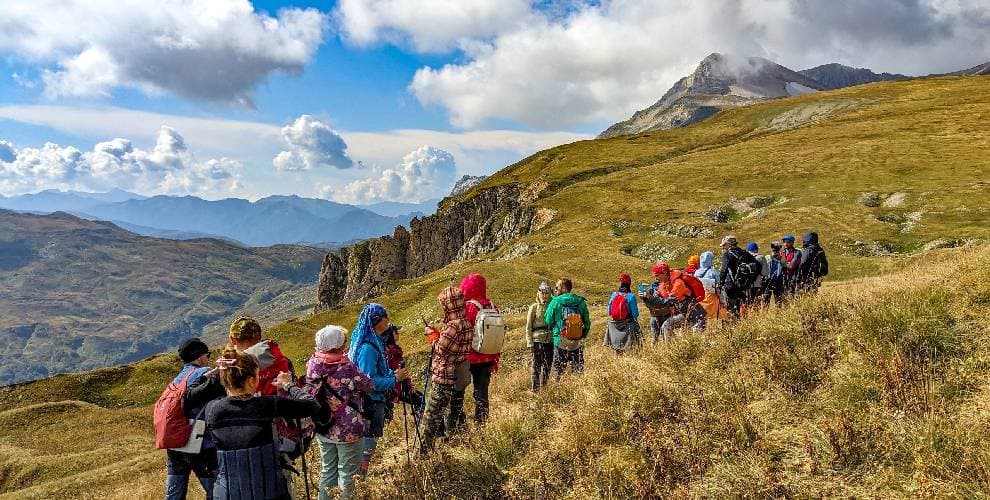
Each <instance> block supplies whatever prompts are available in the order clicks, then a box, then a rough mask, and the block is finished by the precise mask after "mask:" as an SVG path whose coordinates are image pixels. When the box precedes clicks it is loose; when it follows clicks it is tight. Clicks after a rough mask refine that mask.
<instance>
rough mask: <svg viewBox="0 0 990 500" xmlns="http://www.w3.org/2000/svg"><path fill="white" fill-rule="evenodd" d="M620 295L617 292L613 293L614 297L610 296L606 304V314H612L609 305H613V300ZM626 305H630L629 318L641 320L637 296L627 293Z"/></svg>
mask: <svg viewBox="0 0 990 500" xmlns="http://www.w3.org/2000/svg"><path fill="white" fill-rule="evenodd" d="M618 293H619V292H617V291H616V292H612V295H609V297H608V303H607V304H605V314H608V313H609V312H610V311H609V305H610V304H611V303H612V299H614V298H615V296H616V295H617V294H618ZM626 304H628V305H629V316H631V317H632V318H633V319H639V306H638V305H636V295H635V294H634V293H632V292H626Z"/></svg>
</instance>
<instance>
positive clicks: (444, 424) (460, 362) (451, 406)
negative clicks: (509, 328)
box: [419, 286, 474, 454]
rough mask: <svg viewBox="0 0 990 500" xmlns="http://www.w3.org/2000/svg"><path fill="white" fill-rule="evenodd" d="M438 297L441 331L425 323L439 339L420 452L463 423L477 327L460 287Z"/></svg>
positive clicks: (432, 366)
mask: <svg viewBox="0 0 990 500" xmlns="http://www.w3.org/2000/svg"><path fill="white" fill-rule="evenodd" d="M437 301H438V302H439V303H440V307H441V308H442V309H443V322H442V326H441V328H440V330H439V331H437V330H435V329H433V328H431V327H430V326H429V325H427V326H426V335H427V337H435V338H436V340H435V341H434V342H433V357H432V358H431V362H430V366H431V368H430V389H429V391H428V394H427V397H426V408H425V409H424V410H423V418H422V420H421V422H420V448H419V453H420V454H425V453H428V452H429V451H430V450H432V449H433V442H434V441H435V440H436V438H437V437H441V436H449V435H452V434H453V433H454V432H455V430H456V429H457V428H458V427H459V426H460V425H461V422H460V419H461V416H462V412H463V410H462V408H463V406H464V389H465V388H466V387H467V384H468V381H469V379H470V374H469V372H467V370H464V368H465V367H466V365H467V356H468V351H469V350H470V349H471V339H472V334H473V332H474V327H473V326H472V325H471V322H470V321H468V320H467V311H466V310H465V304H464V293H463V292H461V289H460V288H457V287H453V286H451V287H447V288H445V289H444V290H443V291H441V292H440V294H439V295H438V296H437Z"/></svg>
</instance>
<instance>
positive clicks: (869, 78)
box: [798, 63, 911, 89]
mask: <svg viewBox="0 0 990 500" xmlns="http://www.w3.org/2000/svg"><path fill="white" fill-rule="evenodd" d="M798 73H801V74H802V75H804V76H807V77H808V78H811V79H812V80H815V81H816V82H818V83H820V84H822V85H823V86H824V87H826V88H828V89H841V88H845V87H852V86H853V85H863V84H865V83H873V82H881V81H888V80H907V79H908V78H911V77H909V76H905V75H899V74H895V73H874V72H873V71H870V70H869V69H867V68H853V67H851V66H845V65H843V64H838V63H830V64H822V65H821V66H815V67H814V68H809V69H803V70H801V71H798Z"/></svg>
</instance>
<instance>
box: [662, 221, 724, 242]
mask: <svg viewBox="0 0 990 500" xmlns="http://www.w3.org/2000/svg"><path fill="white" fill-rule="evenodd" d="M650 236H670V237H675V238H714V237H715V231H712V230H711V229H710V228H707V227H701V226H694V225H689V224H677V223H674V222H663V223H660V224H657V225H656V226H654V229H653V231H650Z"/></svg>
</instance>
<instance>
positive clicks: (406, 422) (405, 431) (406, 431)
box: [399, 398, 412, 464]
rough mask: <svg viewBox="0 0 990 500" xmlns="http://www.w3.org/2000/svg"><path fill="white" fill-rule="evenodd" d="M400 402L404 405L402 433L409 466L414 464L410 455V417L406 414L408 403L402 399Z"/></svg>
mask: <svg viewBox="0 0 990 500" xmlns="http://www.w3.org/2000/svg"><path fill="white" fill-rule="evenodd" d="M399 402H400V403H402V433H403V434H404V435H405V438H406V463H407V464H408V463H411V462H412V457H411V456H410V454H409V417H408V416H407V413H406V402H405V401H402V400H401V398H400V400H399Z"/></svg>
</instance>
